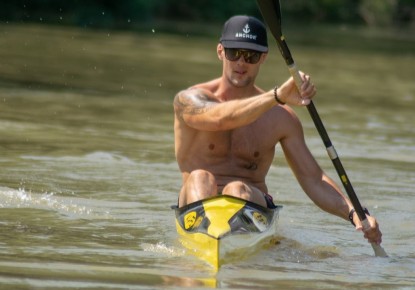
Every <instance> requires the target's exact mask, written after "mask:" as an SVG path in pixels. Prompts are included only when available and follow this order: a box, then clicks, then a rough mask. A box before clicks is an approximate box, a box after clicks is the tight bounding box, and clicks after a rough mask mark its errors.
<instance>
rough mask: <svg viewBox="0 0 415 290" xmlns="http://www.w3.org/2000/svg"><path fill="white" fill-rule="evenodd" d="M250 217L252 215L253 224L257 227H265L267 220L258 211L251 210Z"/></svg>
mask: <svg viewBox="0 0 415 290" xmlns="http://www.w3.org/2000/svg"><path fill="white" fill-rule="evenodd" d="M252 217H253V222H254V223H255V225H256V226H257V227H258V228H260V229H262V228H263V227H264V226H265V227H266V226H267V223H268V220H267V218H266V217H265V216H264V215H262V214H261V213H259V212H253V213H252Z"/></svg>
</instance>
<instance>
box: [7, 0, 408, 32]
mask: <svg viewBox="0 0 415 290" xmlns="http://www.w3.org/2000/svg"><path fill="white" fill-rule="evenodd" d="M280 2H281V5H282V10H283V13H284V20H285V21H296V22H305V23H347V24H357V25H367V26H381V27H382V26H399V27H401V26H406V27H408V26H409V27H411V28H414V27H415V1H414V0H285V1H284V0H281V1H280ZM235 14H250V15H254V16H259V11H258V9H257V6H256V1H254V0H226V1H224V0H121V1H114V0H86V1H85V0H84V1H83V0H3V1H1V3H0V21H2V22H6V23H7V22H23V23H27V22H35V23H36V22H41V23H52V24H64V25H77V26H83V27H92V28H116V29H134V28H139V27H140V26H143V25H151V24H153V23H155V22H158V23H159V22H160V21H161V22H173V21H175V22H177V21H179V22H197V23H199V24H203V23H222V22H223V21H224V20H225V19H227V18H228V17H230V16H232V15H235Z"/></svg>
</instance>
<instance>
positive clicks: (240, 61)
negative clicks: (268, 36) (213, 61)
mask: <svg viewBox="0 0 415 290" xmlns="http://www.w3.org/2000/svg"><path fill="white" fill-rule="evenodd" d="M217 53H218V57H219V59H221V60H222V61H223V75H224V76H225V77H226V79H227V80H228V81H229V82H230V83H231V84H232V85H234V86H236V87H240V88H242V87H246V86H248V85H253V84H254V82H255V78H256V76H257V75H258V72H259V68H260V66H261V64H262V63H263V62H264V61H265V58H266V53H261V52H257V51H252V50H246V49H226V48H224V47H223V45H222V44H218V47H217Z"/></svg>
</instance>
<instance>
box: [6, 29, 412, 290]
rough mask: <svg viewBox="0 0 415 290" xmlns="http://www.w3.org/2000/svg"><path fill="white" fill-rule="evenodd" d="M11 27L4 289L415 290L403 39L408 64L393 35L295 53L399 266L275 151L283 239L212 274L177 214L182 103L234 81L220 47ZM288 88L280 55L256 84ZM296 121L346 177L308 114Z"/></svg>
mask: <svg viewBox="0 0 415 290" xmlns="http://www.w3.org/2000/svg"><path fill="white" fill-rule="evenodd" d="M0 31H1V35H2V37H1V40H0V59H1V61H0V64H1V66H0V150H1V153H0V168H1V169H0V231H1V235H0V285H1V286H2V287H1V288H2V289H74V288H78V289H97V288H99V289H182V288H189V289H199V288H205V287H207V288H215V287H217V288H221V289H277V288H279V289H346V288H347V289H350V288H352V289H353V288H362V287H363V288H365V289H415V251H414V246H413V241H414V239H415V203H414V193H415V189H414V185H413V184H414V182H415V173H414V172H415V129H414V122H415V114H414V112H415V85H414V82H413V72H414V71H413V64H414V61H415V54H414V50H413V49H412V48H413V47H414V41H413V40H408V39H400V41H401V42H400V44H401V45H402V46H404V47H409V48H408V49H406V50H403V51H402V49H401V50H400V53H399V54H398V53H394V52H393V51H389V49H392V48H391V47H393V45H392V44H391V45H390V47H389V46H388V47H386V48H385V44H384V43H385V41H384V39H381V40H379V43H383V50H381V51H376V50H374V51H370V52H369V51H366V50H365V49H364V47H362V48H361V51H360V50H359V49H354V50H346V49H344V50H342V48H341V47H333V46H331V47H329V48H327V49H324V48H322V47H319V46H317V45H315V46H313V45H311V44H310V43H305V44H303V45H301V43H300V42H295V43H294V45H293V48H292V50H293V51H295V52H296V53H294V56H295V55H296V54H298V57H297V62H298V63H299V64H300V65H301V64H302V65H303V67H304V70H307V71H309V72H310V73H311V74H312V76H313V80H314V82H315V83H316V85H317V87H318V89H319V94H318V97H317V98H316V101H315V104H316V107H317V109H318V110H319V113H320V115H321V117H322V119H323V122H324V123H325V124H326V127H327V130H328V132H329V134H330V137H331V139H332V141H333V143H334V144H335V146H336V149H337V151H338V153H339V155H340V157H341V158H342V161H343V163H344V166H345V168H346V170H347V172H348V174H349V177H350V179H351V181H352V182H353V185H354V187H355V189H356V192H357V194H358V196H359V198H360V200H361V202H362V203H363V204H364V205H366V206H367V207H368V208H369V210H370V211H371V212H372V214H374V215H375V216H376V217H377V218H378V220H379V222H380V225H381V229H382V231H383V234H384V235H383V237H384V242H383V247H384V248H385V250H386V251H387V253H388V254H389V257H388V258H376V257H374V254H373V250H372V249H371V247H370V245H369V244H368V243H367V242H366V241H365V240H364V239H363V237H362V234H361V233H358V232H355V230H354V229H353V227H352V226H351V225H350V224H349V223H348V222H346V221H343V220H340V219H338V218H336V217H334V216H330V215H329V214H327V213H324V212H322V211H320V210H319V209H318V208H317V207H315V206H314V205H313V204H312V203H311V202H310V200H309V199H308V198H307V197H306V195H305V194H304V193H303V192H302V191H301V189H300V187H299V186H298V184H297V183H296V181H295V179H294V178H293V177H292V174H291V172H290V169H289V168H288V167H287V165H286V163H285V161H284V158H283V156H281V149H280V148H279V147H277V149H276V150H277V154H276V158H275V161H274V163H273V165H272V167H271V170H270V173H269V176H268V178H267V182H268V185H269V188H270V189H271V194H272V195H273V196H274V199H275V200H276V202H277V203H279V204H282V205H284V208H283V210H282V211H281V213H280V220H279V226H278V232H277V234H276V237H275V239H274V240H273V241H274V242H272V243H269V244H268V245H267V246H264V248H263V249H258V251H257V253H256V254H254V255H251V256H248V257H246V259H243V260H240V261H233V262H231V263H228V264H225V265H224V266H223V267H222V268H221V269H220V271H219V272H218V273H214V272H212V270H211V269H210V268H209V266H207V265H205V264H204V263H203V262H201V261H199V260H197V259H196V258H194V257H192V256H189V255H187V254H186V253H185V251H184V249H183V248H182V247H181V245H180V244H179V243H178V241H177V235H176V231H175V227H174V214H173V212H172V210H171V209H170V205H172V204H174V203H175V202H176V200H177V193H178V190H179V188H180V181H181V180H180V174H179V172H178V167H177V165H176V163H175V158H174V148H173V130H172V128H173V126H172V124H173V115H172V99H173V96H174V94H175V92H177V91H178V90H180V89H182V88H185V87H187V86H189V85H190V84H192V83H195V82H201V81H204V80H207V79H209V78H213V77H215V76H217V74H218V73H219V72H220V69H221V67H220V63H219V62H218V61H217V59H216V56H215V53H214V49H215V45H216V38H215V39H213V38H209V37H207V38H201V37H197V36H194V37H192V36H189V35H185V36H169V35H163V34H158V33H157V31H156V30H153V31H152V32H150V33H147V34H145V35H140V34H139V33H125V32H105V31H95V32H94V31H86V30H81V29H70V28H65V29H64V28H48V27H44V26H38V27H36V26H34V27H29V26H27V27H26V26H13V25H10V24H8V25H5V24H4V25H3V26H1V27H0ZM364 37H369V36H367V35H363V36H362V38H364ZM368 39H370V37H369V38H368ZM375 40H376V39H375ZM375 40H373V41H375ZM331 45H333V44H331ZM396 49H398V48H396ZM321 56H324V58H322V57H321ZM287 77H288V73H287V71H286V69H285V67H284V64H283V62H282V61H281V59H280V56H279V55H278V52H277V50H276V48H273V49H272V50H271V55H270V56H269V59H268V63H267V64H266V65H264V67H263V70H262V72H261V75H260V77H259V80H258V81H259V83H260V84H261V85H262V86H264V87H267V88H271V87H272V86H273V85H274V83H275V81H279V82H281V81H283V80H284V79H285V78H287ZM296 111H297V113H298V115H299V117H300V119H301V120H302V122H303V124H304V129H305V134H306V140H307V143H308V145H309V147H310V149H311V150H312V152H313V154H314V156H315V157H316V159H317V160H318V162H319V163H320V164H321V166H322V167H323V168H324V170H325V171H326V172H327V173H328V174H329V175H330V176H331V177H332V178H333V179H335V180H336V181H337V180H338V178H337V176H336V173H335V171H334V169H333V168H332V166H331V162H330V160H329V158H328V157H327V154H326V153H325V149H324V146H323V144H322V142H321V140H320V138H319V136H318V134H317V132H316V130H315V129H314V127H313V124H312V122H311V120H310V118H309V117H308V115H307V112H306V109H302V108H297V109H296ZM275 241H277V242H275Z"/></svg>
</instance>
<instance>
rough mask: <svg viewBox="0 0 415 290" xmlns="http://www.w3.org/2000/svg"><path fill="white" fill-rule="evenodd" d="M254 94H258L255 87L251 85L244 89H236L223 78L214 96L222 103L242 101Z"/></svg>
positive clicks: (236, 87)
mask: <svg viewBox="0 0 415 290" xmlns="http://www.w3.org/2000/svg"><path fill="white" fill-rule="evenodd" d="M256 94H258V89H257V88H256V86H255V85H253V84H252V85H248V86H244V87H238V86H235V85H234V84H232V83H230V82H229V81H227V80H226V79H224V78H223V77H222V78H221V80H220V82H219V86H218V88H217V90H216V92H215V95H216V96H217V97H218V99H219V100H221V101H223V102H226V101H231V100H236V99H244V98H248V97H252V96H254V95H256Z"/></svg>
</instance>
